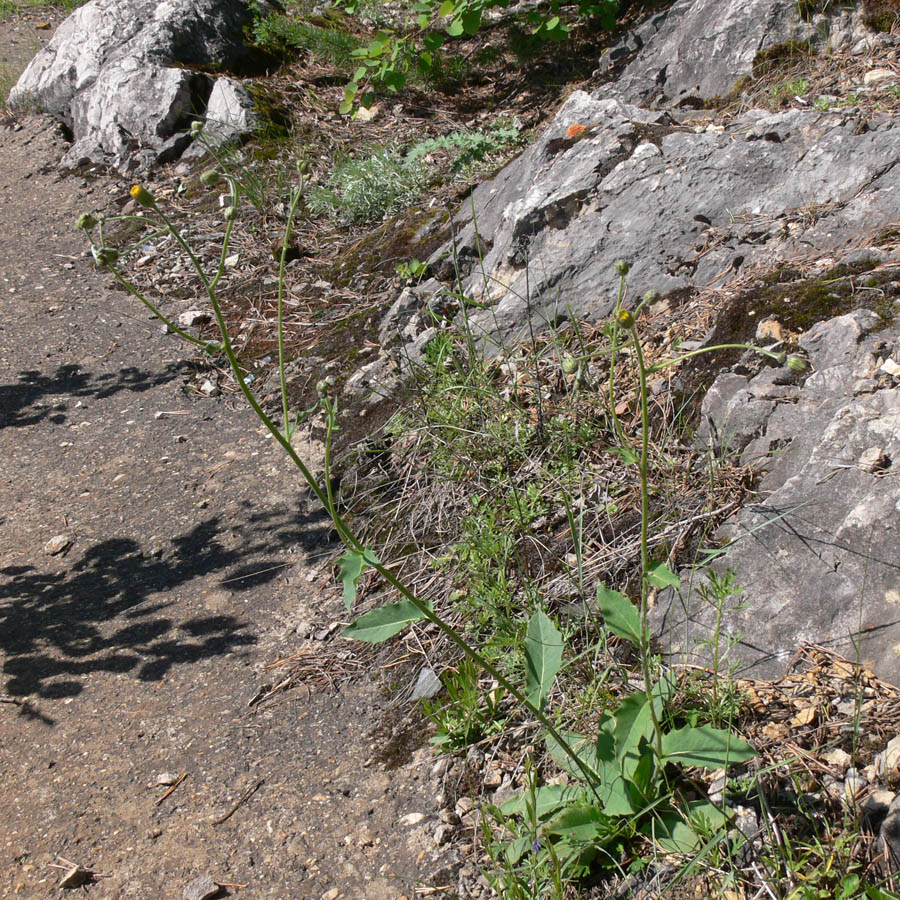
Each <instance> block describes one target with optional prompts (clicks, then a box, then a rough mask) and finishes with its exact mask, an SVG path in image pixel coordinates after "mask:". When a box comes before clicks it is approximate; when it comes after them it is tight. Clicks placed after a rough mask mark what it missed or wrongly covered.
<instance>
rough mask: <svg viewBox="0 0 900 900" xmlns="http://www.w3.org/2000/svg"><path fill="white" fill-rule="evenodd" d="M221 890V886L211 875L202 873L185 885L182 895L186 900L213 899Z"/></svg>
mask: <svg viewBox="0 0 900 900" xmlns="http://www.w3.org/2000/svg"><path fill="white" fill-rule="evenodd" d="M219 890H220V888H219V886H218V885H217V884H216V883H215V882H214V881H213V880H212V878H210V877H209V875H201V876H200V877H199V878H195V879H194V880H193V881H192V882H190V883H189V884H186V885H185V886H184V890H183V891H182V892H181V896H182V897H183V898H184V900H212V898H213V897H215V896H216V895H217V894H218V893H219Z"/></svg>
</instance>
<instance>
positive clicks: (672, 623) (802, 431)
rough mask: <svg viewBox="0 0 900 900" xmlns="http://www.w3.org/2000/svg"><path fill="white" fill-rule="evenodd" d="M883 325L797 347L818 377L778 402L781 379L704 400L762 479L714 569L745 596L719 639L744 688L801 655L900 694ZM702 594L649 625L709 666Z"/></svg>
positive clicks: (893, 343)
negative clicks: (828, 655) (812, 649)
mask: <svg viewBox="0 0 900 900" xmlns="http://www.w3.org/2000/svg"><path fill="white" fill-rule="evenodd" d="M884 324H885V323H884V322H882V321H881V320H880V319H879V317H878V316H876V315H875V314H874V313H871V312H869V311H865V310H858V311H856V312H854V313H851V314H849V315H845V316H838V317H837V318H834V319H831V320H829V321H826V322H822V323H820V324H819V325H816V326H814V327H813V328H811V329H810V330H809V331H808V332H807V333H806V334H805V335H804V336H803V337H802V338H801V339H800V344H801V346H802V347H803V348H804V349H805V350H806V352H807V353H808V354H809V358H810V361H811V362H812V364H813V366H814V372H813V373H812V374H811V375H809V376H808V377H807V378H806V381H805V383H804V384H803V386H802V388H801V387H792V388H791V389H790V391H791V392H790V393H789V394H782V395H780V396H778V397H777V398H776V397H774V396H773V395H772V390H771V389H772V386H773V384H774V382H775V381H777V378H773V374H772V373H773V371H776V372H777V370H772V369H763V371H762V372H761V373H760V374H759V375H757V376H756V377H755V378H751V379H746V378H742V377H739V376H735V375H732V374H726V375H724V376H720V378H719V379H717V381H716V382H715V383H714V385H713V388H712V389H711V390H710V392H709V394H708V395H707V397H706V400H705V403H704V413H705V415H706V416H707V417H709V418H710V419H712V420H714V421H715V425H716V430H717V432H718V433H719V434H720V435H734V436H736V438H737V448H738V449H742V452H743V456H742V459H743V460H744V461H745V462H749V463H752V464H753V465H755V467H756V468H757V470H758V471H760V472H762V473H763V477H762V480H761V482H760V486H759V500H758V501H757V502H755V503H753V504H751V505H748V506H746V507H744V508H743V509H742V510H741V511H740V512H738V513H737V514H736V515H735V516H734V517H733V518H732V519H731V520H730V521H729V522H728V523H727V525H726V527H725V528H724V529H723V535H722V536H723V537H725V538H727V539H729V540H731V541H734V543H733V544H732V545H731V546H730V548H729V549H728V551H727V552H726V553H725V555H724V556H722V557H720V558H719V559H718V560H717V561H716V562H715V563H714V566H713V567H714V568H715V569H716V570H718V571H719V572H724V571H726V570H728V569H731V570H733V571H734V572H735V573H736V581H737V583H738V584H739V585H740V586H741V588H742V589H743V598H742V599H743V606H742V608H734V607H735V601H736V599H737V598H730V599H729V600H728V601H727V602H726V609H727V611H726V614H725V616H724V618H723V624H722V633H721V635H720V646H722V647H726V646H728V644H729V643H730V642H732V641H735V642H736V643H735V645H734V647H733V649H732V650H731V651H730V655H729V656H728V662H729V663H740V664H741V668H740V670H739V671H740V672H741V674H749V675H750V676H752V677H762V678H777V677H779V676H780V675H781V674H783V672H784V670H785V668H786V666H787V664H788V662H789V661H790V659H791V656H792V655H793V653H794V651H795V649H796V647H797V645H798V643H800V642H803V641H809V642H811V643H816V644H824V645H827V646H829V647H831V648H832V649H835V650H837V651H838V652H840V653H843V654H844V655H845V656H848V657H850V658H851V659H855V658H856V657H857V652H859V655H860V658H861V659H862V661H863V662H864V663H865V664H866V665H867V666H869V667H870V668H871V669H873V671H875V672H876V673H878V675H879V677H881V678H883V679H885V680H887V681H891V682H893V683H898V682H900V553H898V546H900V544H898V538H900V533H898V527H900V481H898V479H897V475H898V473H900V380H898V379H897V378H896V377H894V376H892V375H889V374H888V371H889V370H890V369H891V368H892V367H891V366H890V362H891V361H897V360H900V327H897V326H890V327H888V328H884ZM701 584H702V582H699V581H698V582H697V583H694V584H690V583H689V582H688V579H685V580H684V582H683V591H682V597H681V598H678V597H674V596H671V595H669V596H668V597H665V596H664V597H663V598H662V599H661V602H660V603H659V605H658V606H657V609H656V610H655V613H654V624H655V626H656V631H657V633H658V634H659V635H660V636H661V637H660V640H661V644H662V646H663V647H664V648H666V649H667V650H669V651H670V652H673V653H675V654H684V655H686V656H687V658H689V659H692V660H694V661H697V660H698V659H702V660H703V661H704V662H707V663H708V662H709V653H708V648H707V649H703V645H704V642H705V641H708V640H709V639H711V638H712V636H713V632H714V628H715V617H716V611H715V609H714V608H713V607H712V606H711V605H710V604H709V603H707V602H705V600H704V598H703V591H702V589H701V587H700V585H701ZM698 648H700V649H698ZM857 648H858V649H857Z"/></svg>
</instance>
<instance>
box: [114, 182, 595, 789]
mask: <svg viewBox="0 0 900 900" xmlns="http://www.w3.org/2000/svg"><path fill="white" fill-rule="evenodd" d="M228 181H229V184H230V186H231V192H232V200H233V205H234V206H235V207H236V206H237V204H238V198H239V185H238V184H237V182H236V181H234V180H233V179H231V178H230V177H229V178H228ZM153 209H154V211H155V212H156V213H157V214H158V215H159V216H160V219H161V220H162V221H163V223H164V224H165V226H166V228H167V230H168V231H169V233H171V234H172V236H173V237H174V238H175V240H176V242H177V243H178V244H179V246H181V247H182V249H183V250H184V251H185V252H186V253H187V254H188V258H189V259H190V261H191V265H192V266H193V268H194V270H195V271H196V272H197V275H198V276H199V278H200V280H201V282H202V283H203V286H204V288H205V290H206V293H207V296H208V297H209V302H210V305H211V306H212V309H213V314H214V316H215V320H216V325H217V326H218V329H219V334H220V335H221V338H222V351H223V352H224V354H225V357H226V359H227V360H228V364H229V367H230V368H231V372H232V374H233V375H234V378H235V380H236V381H237V383H238V387H239V388H240V390H241V393H242V394H243V395H244V398H245V399H246V401H247V403H248V404H249V405H250V408H251V409H252V410H253V412H254V413H255V414H256V416H257V418H258V419H259V420H260V421H261V422H262V423H263V425H264V426H265V427H266V429H267V430H268V431H269V433H270V434H271V435H272V437H273V438H274V439H275V440H276V441H277V442H278V443H279V444H280V445H281V447H282V449H283V450H284V451H285V453H287V455H288V457H289V458H290V459H291V461H292V462H293V463H294V465H295V466H296V467H297V468H298V469H299V471H300V474H301V475H302V476H303V478H304V480H305V481H306V483H307V484H308V485H309V487H310V489H311V490H312V491H313V493H314V494H315V496H316V498H317V499H318V500H319V502H320V503H321V504H322V506H323V507H324V508H325V510H326V512H327V513H328V515H329V517H330V518H331V520H332V522H333V524H334V527H335V529H336V531H337V533H338V537H339V539H340V540H341V542H342V543H343V544H344V545H345V546H346V547H348V548H350V549H351V550H353V551H355V552H357V553H361V554H363V558H364V559H365V561H366V563H367V564H369V565H370V566H371V567H372V568H373V569H375V571H376V572H377V573H378V574H379V575H380V576H381V578H382V579H384V581H385V582H387V584H389V585H390V586H391V587H392V588H394V589H395V590H396V591H397V592H398V593H399V594H400V595H401V596H402V597H404V598H405V599H406V600H408V601H409V602H410V603H412V604H413V606H415V607H416V608H417V609H418V610H419V611H420V612H421V613H422V616H423V617H424V618H425V619H426V620H427V621H429V622H431V623H433V624H434V625H435V626H436V627H437V628H438V629H439V630H440V631H441V633H443V634H444V635H445V636H446V637H447V638H449V640H450V641H451V642H452V643H453V644H455V645H456V646H457V647H458V648H459V649H460V650H461V651H462V652H463V653H464V654H465V655H466V656H467V657H468V658H469V659H471V660H472V661H473V662H474V663H476V664H477V665H479V666H481V668H483V669H484V671H486V672H487V673H488V674H489V675H490V676H491V677H492V678H494V679H495V680H496V681H497V683H498V684H500V685H501V686H502V687H503V688H505V689H506V690H507V691H508V692H509V694H510V695H511V696H512V697H514V698H515V699H516V700H517V701H518V702H519V703H520V704H521V705H522V706H523V707H525V708H526V709H527V710H528V711H529V712H530V713H531V714H532V715H533V716H534V718H535V719H536V720H537V721H538V722H539V723H540V724H541V725H542V726H543V727H544V728H545V729H546V730H547V732H548V734H550V735H551V736H552V737H553V739H554V740H555V741H556V742H557V743H558V744H559V746H560V747H561V748H562V749H563V751H564V752H565V754H566V755H567V756H568V757H569V758H570V759H571V760H572V762H573V763H574V764H575V766H576V767H577V768H578V770H579V771H580V772H581V774H582V775H583V776H584V779H585V781H586V783H587V784H588V786H589V787H590V789H591V791H592V792H593V793H594V795H595V796H597V797H598V799H599V794H598V790H597V789H598V786H599V784H600V777H599V775H598V773H597V772H595V771H594V770H593V769H591V767H590V766H588V765H587V763H585V762H584V760H583V759H582V758H581V757H580V756H579V755H578V753H576V752H575V750H574V749H573V748H572V747H571V746H570V745H569V743H568V742H567V741H566V740H565V738H564V737H563V736H562V734H561V733H560V732H559V731H558V730H557V729H556V728H555V726H554V725H553V723H552V722H551V721H550V719H549V717H548V716H547V715H546V714H545V713H544V712H543V711H542V710H541V709H539V708H538V707H537V706H536V705H535V704H534V703H532V702H531V700H529V699H528V697H526V696H525V694H524V693H523V692H522V691H521V690H520V689H519V688H517V687H516V686H515V685H514V684H513V683H512V682H511V681H510V680H509V679H508V678H507V677H506V676H505V675H504V674H503V673H502V672H501V671H500V670H499V669H498V668H497V667H496V666H495V665H494V664H493V663H492V662H490V660H488V659H487V658H486V657H484V656H483V655H482V654H481V653H479V652H478V651H477V650H476V649H475V648H474V647H472V646H471V645H470V644H469V643H468V642H467V641H466V640H465V639H464V638H463V637H462V636H461V635H460V634H459V633H458V632H457V631H456V630H455V629H454V628H452V627H451V626H450V625H448V624H447V623H446V622H444V620H443V619H442V618H441V617H440V616H438V615H437V614H436V613H435V612H434V611H433V610H432V609H431V606H430V605H429V604H428V603H427V602H426V601H424V600H422V599H421V598H420V597H418V596H417V595H416V594H415V593H413V592H412V591H411V590H410V589H409V588H408V587H407V586H406V585H405V584H403V582H401V581H400V580H399V579H398V578H397V577H396V576H395V575H393V574H392V573H391V572H390V571H389V570H388V569H387V568H386V567H385V566H384V565H383V564H382V563H381V562H372V557H371V556H370V555H368V554H366V548H365V547H364V545H363V544H362V543H361V542H360V541H359V539H358V538H357V537H356V535H355V534H354V533H353V531H352V530H351V529H350V528H349V526H348V525H347V524H346V523H345V522H344V521H343V519H342V518H341V516H340V514H339V513H338V511H337V509H336V508H335V505H334V501H333V496H332V490H331V485H330V481H329V478H328V471H327V470H328V466H327V464H326V477H325V488H324V489H323V487H322V486H321V485H320V484H319V483H318V481H317V480H316V478H315V477H314V476H313V474H312V472H311V471H310V469H309V468H308V466H307V465H306V463H304V461H303V459H302V458H301V457H300V455H299V454H298V453H297V451H296V450H295V449H294V447H293V445H292V444H291V441H290V438H289V436H288V435H287V434H285V433H282V431H281V430H280V429H279V428H278V426H277V425H276V424H275V423H274V422H273V421H272V419H271V418H270V417H269V416H268V415H267V414H266V412H265V410H264V409H263V408H262V406H260V404H259V402H258V401H257V399H256V397H254V395H253V392H252V391H251V390H250V386H249V385H248V384H247V381H246V379H245V377H244V373H243V370H242V368H241V364H240V361H239V360H238V357H237V354H236V353H235V351H234V346H233V344H232V341H231V337H230V335H229V332H228V327H227V323H226V321H225V316H224V314H223V312H222V307H221V304H220V303H219V299H218V296H217V295H216V287H217V286H218V283H219V281H220V280H221V278H222V275H223V273H224V271H225V259H226V258H227V256H228V248H229V244H230V241H231V233H232V230H233V228H234V218H233V217H230V218H228V219H227V221H226V227H225V234H224V236H223V238H222V249H221V252H220V254H219V262H218V267H217V269H216V274H215V276H214V277H213V278H211V279H210V278H209V277H208V276H207V275H206V273H205V272H204V270H203V267H202V266H201V264H200V261H199V259H198V258H197V257H196V255H195V254H194V252H193V251H192V250H191V248H190V247H189V245H188V243H187V241H185V239H184V237H183V236H182V235H181V233H180V232H179V230H178V229H177V228H176V227H175V225H173V224H172V222H171V221H170V220H169V219H168V218H167V217H166V216H165V214H164V213H163V212H162V211H161V210H159V209H158V208H157V207H156V206H155V205H154V207H153ZM111 268H112V267H111ZM279 276H280V279H282V280H283V276H284V271H283V269H280V270H279ZM117 278H118V280H119V282H120V283H121V284H122V285H123V286H124V287H125V288H126V289H127V290H128V291H129V292H130V293H132V294H134V295H135V296H137V297H139V293H138V291H137V289H136V288H135V286H134V285H133V284H131V282H129V281H128V279H126V278H125V277H124V276H122V275H117ZM156 314H158V313H156ZM161 318H162V317H161ZM176 333H179V332H178V331H176ZM182 334H183V333H182ZM186 337H188V339H189V340H190V337H189V336H186ZM192 342H193V343H198V342H197V341H196V339H193V340H192ZM200 343H202V342H200ZM279 365H280V367H281V379H282V384H284V379H285V374H284V357H283V354H282V355H280V356H279ZM324 408H325V414H326V426H327V432H328V438H326V461H327V457H328V456H329V454H330V446H331V444H330V435H331V432H332V431H333V430H334V429H335V427H336V424H337V423H336V409H335V407H334V406H333V404H332V401H330V400H327V399H326V401H325V403H324Z"/></svg>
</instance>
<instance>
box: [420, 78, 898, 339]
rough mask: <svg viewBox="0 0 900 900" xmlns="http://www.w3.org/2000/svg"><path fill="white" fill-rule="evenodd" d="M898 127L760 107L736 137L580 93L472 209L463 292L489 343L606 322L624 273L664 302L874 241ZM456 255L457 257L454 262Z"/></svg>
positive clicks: (450, 254)
mask: <svg viewBox="0 0 900 900" xmlns="http://www.w3.org/2000/svg"><path fill="white" fill-rule="evenodd" d="M898 158H900V130H898V129H897V127H896V122H895V120H894V119H893V118H892V117H890V116H883V117H881V118H879V119H873V120H870V121H869V122H868V123H867V127H866V129H865V130H862V129H861V128H860V120H859V118H858V116H857V115H856V113H855V112H854V111H850V112H849V113H848V112H847V111H836V112H819V111H816V110H802V109H792V110H788V111H786V112H781V113H767V112H764V111H760V110H756V111H751V112H749V113H747V114H746V115H744V116H741V117H740V118H737V119H736V120H734V121H732V122H730V123H729V124H727V125H725V126H721V125H702V124H701V125H696V126H694V125H688V124H678V123H677V122H676V120H674V119H673V118H672V117H671V116H670V115H669V113H666V112H654V111H650V110H646V109H643V108H640V107H636V106H631V105H629V104H625V103H623V102H621V101H620V100H617V99H608V98H607V99H598V98H595V97H591V96H589V95H588V94H586V93H584V92H576V93H574V94H573V95H572V96H571V97H570V98H569V100H568V101H567V102H566V104H565V105H564V106H563V107H562V109H561V110H560V111H559V113H558V114H557V116H556V118H555V119H554V121H553V122H552V123H551V124H550V126H549V127H548V128H547V130H546V131H545V133H544V134H543V135H542V137H541V138H540V139H539V140H538V141H537V142H536V143H535V144H533V145H532V146H531V147H530V148H529V149H528V150H526V151H525V153H523V154H522V155H521V156H520V157H519V158H518V159H516V160H515V161H514V162H512V163H510V164H509V165H508V166H507V167H506V168H505V169H503V170H502V171H501V172H500V173H499V174H498V175H497V176H496V177H495V178H494V179H493V180H492V181H489V182H486V183H485V184H482V185H480V186H479V187H478V188H477V189H476V190H475V192H474V194H473V197H472V199H471V202H470V203H468V204H467V205H466V206H464V207H463V208H462V209H461V210H460V211H459V213H458V215H457V218H456V224H457V227H458V229H459V231H458V233H457V235H456V239H455V247H454V246H453V245H447V246H445V247H442V248H441V249H440V250H438V251H437V252H436V253H435V254H434V255H433V256H432V258H431V260H430V262H431V263H432V265H433V266H434V267H435V268H436V270H437V271H438V272H439V273H440V274H442V275H445V276H449V275H450V274H451V270H452V266H451V263H452V262H455V263H456V264H457V265H459V266H460V268H461V270H462V272H463V273H464V275H465V276H466V277H465V280H464V283H463V289H464V291H465V292H466V294H467V295H468V296H471V297H473V298H474V299H475V300H478V301H479V302H482V303H485V304H487V305H488V306H489V309H487V310H485V311H484V312H481V313H477V314H475V315H473V316H471V318H470V321H471V324H472V327H473V328H474V329H475V330H476V331H478V332H480V333H482V334H484V335H485V336H487V337H488V338H489V340H491V341H499V342H501V343H505V342H509V341H514V340H516V339H518V338H520V337H522V336H524V335H525V334H527V332H528V324H527V323H528V321H529V317H531V318H532V320H537V321H538V322H539V323H540V324H544V325H546V324H552V323H553V322H555V321H558V320H559V319H561V318H562V319H565V318H570V317H571V318H586V319H592V320H595V321H596V320H599V319H602V318H604V317H605V316H607V315H608V314H609V312H610V310H611V309H612V307H613V305H614V303H615V279H616V276H615V273H614V264H615V261H616V260H617V259H620V258H626V259H629V260H630V261H631V263H632V274H631V275H630V277H629V280H630V282H631V284H632V285H634V286H635V287H637V288H638V289H639V290H640V291H641V292H643V291H645V290H646V289H649V288H653V289H656V290H658V291H660V292H661V293H666V292H670V291H673V290H677V289H680V288H691V287H698V286H704V285H711V284H715V285H716V286H719V287H724V286H726V285H727V284H728V283H729V281H730V280H732V279H734V278H735V276H736V275H737V274H738V272H739V270H740V271H741V274H743V271H745V270H746V269H747V268H750V267H752V266H754V265H758V264H761V263H765V264H768V263H769V262H771V260H773V259H776V258H782V259H784V258H789V257H790V256H791V255H793V254H796V253H800V252H802V253H804V254H811V253H815V252H821V253H826V252H828V253H831V252H834V251H837V250H841V249H848V248H852V247H855V246H860V245H862V244H864V243H865V242H866V239H867V234H868V231H869V230H870V229H871V228H872V227H874V226H876V225H878V224H881V223H884V222H887V221H889V220H890V219H891V218H892V217H893V215H894V213H893V209H894V206H895V200H894V198H895V196H896V191H897V189H898V185H900V168H898V167H897V160H898ZM454 253H455V256H454Z"/></svg>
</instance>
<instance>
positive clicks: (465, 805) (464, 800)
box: [455, 797, 475, 819]
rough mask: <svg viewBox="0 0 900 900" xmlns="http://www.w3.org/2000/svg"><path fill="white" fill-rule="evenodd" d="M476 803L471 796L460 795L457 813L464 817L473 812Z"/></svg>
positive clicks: (456, 808) (457, 802)
mask: <svg viewBox="0 0 900 900" xmlns="http://www.w3.org/2000/svg"><path fill="white" fill-rule="evenodd" d="M474 806H475V804H474V803H473V802H472V798H471V797H460V798H459V800H457V801H456V807H455V810H456V814H457V815H458V816H459V817H460V818H461V819H464V818H465V817H466V816H467V815H469V813H471V812H472V809H473V808H474Z"/></svg>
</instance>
